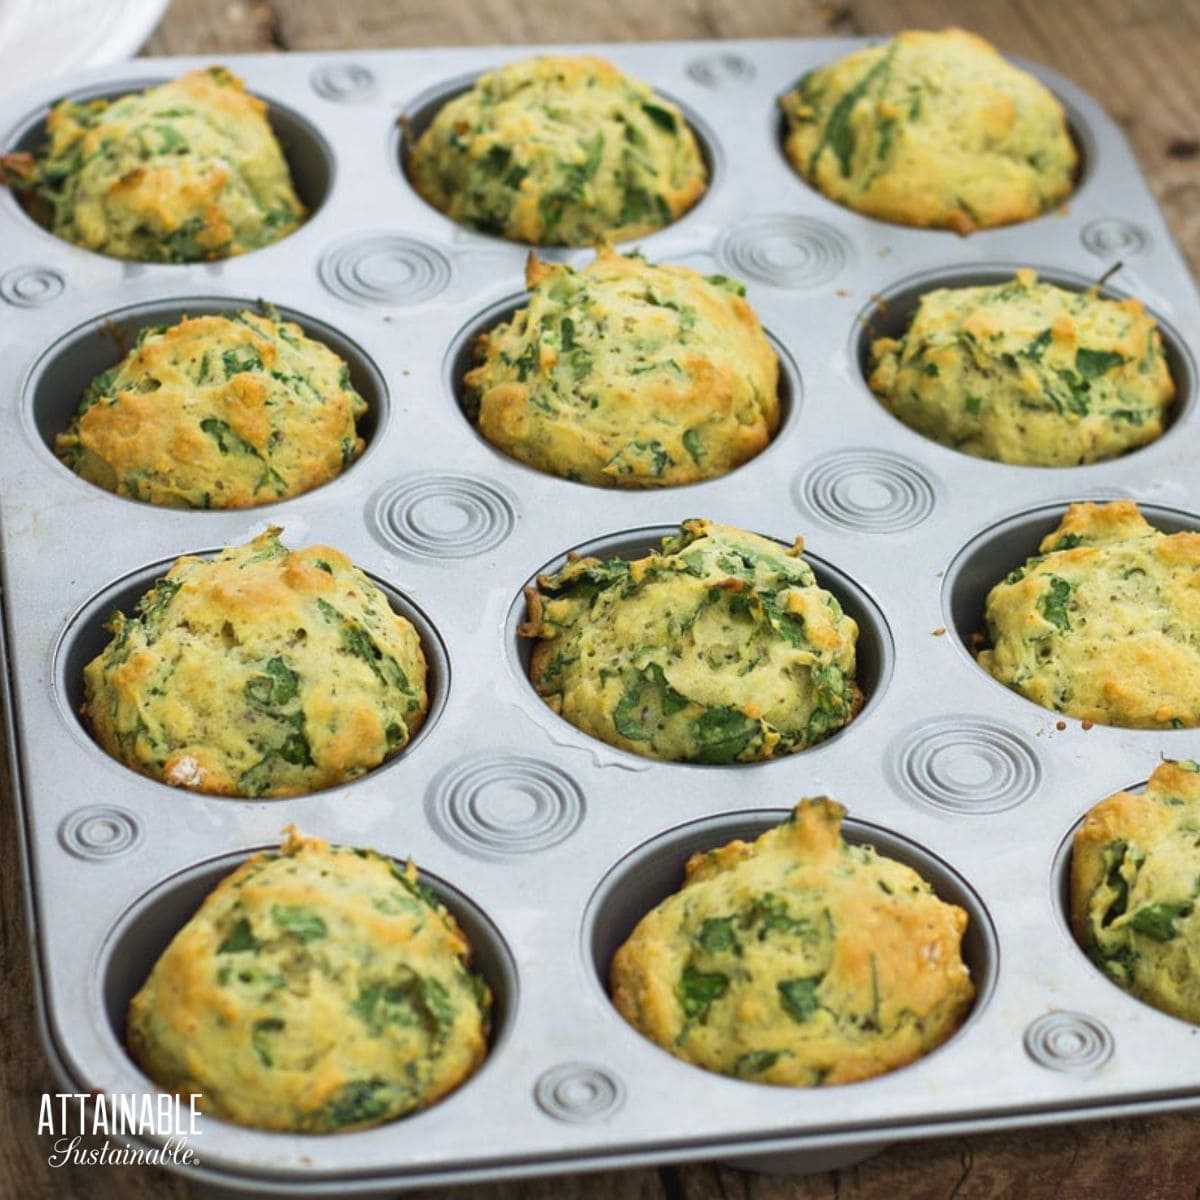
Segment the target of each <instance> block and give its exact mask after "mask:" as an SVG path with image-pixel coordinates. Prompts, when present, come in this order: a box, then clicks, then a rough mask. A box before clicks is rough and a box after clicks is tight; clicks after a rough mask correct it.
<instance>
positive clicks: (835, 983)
mask: <svg viewBox="0 0 1200 1200" xmlns="http://www.w3.org/2000/svg"><path fill="white" fill-rule="evenodd" d="M844 815H845V810H844V809H843V808H842V806H841V805H840V804H837V803H835V802H834V801H832V800H830V799H828V798H827V797H824V796H822V797H818V798H817V799H813V800H801V801H800V803H799V804H798V805H797V806H796V809H795V812H793V813H792V816H791V818H790V819H789V820H787V821H785V822H784V823H783V824H782V825H779V826H776V827H775V828H774V829H770V830H768V831H767V832H766V833H764V834H763V835H762V836H761V837H759V838H758V839H757V840H755V841H754V842H750V843H746V842H742V841H734V842H730V843H729V844H728V845H726V846H722V847H720V848H719V849H716V850H710V851H708V852H707V853H705V854H695V855H693V856H692V858H691V859H690V860H689V861H688V864H687V870H686V877H685V879H684V884H683V887H682V888H681V889H680V890H679V891H677V892H675V893H674V894H673V895H670V896H668V897H667V898H666V899H665V900H664V901H663V902H662V903H661V904H659V906H658V907H657V908H655V909H653V910H652V911H651V912H649V913H647V914H646V916H644V917H643V918H642V920H641V921H640V922H639V924H638V926H637V928H636V929H635V930H634V931H633V933H632V934H631V935H630V937H629V940H628V941H627V942H626V943H625V944H624V945H623V946H622V947H621V948H620V949H619V950H618V951H617V953H616V956H615V957H614V958H613V962H612V998H613V1003H614V1004H615V1005H616V1007H617V1010H618V1012H620V1014H621V1015H622V1016H623V1017H624V1018H625V1019H626V1020H627V1021H628V1022H629V1023H630V1024H631V1025H632V1026H633V1027H634V1028H635V1029H636V1030H638V1032H639V1033H642V1034H644V1035H645V1036H646V1037H648V1038H650V1040H651V1041H654V1042H657V1043H658V1044H659V1045H660V1046H662V1047H663V1049H664V1050H667V1051H669V1052H670V1053H671V1054H674V1055H675V1057H676V1058H681V1059H683V1060H684V1061H685V1062H690V1063H694V1064H695V1065H696V1066H699V1067H704V1068H705V1069H706V1070H709V1071H717V1072H720V1073H721V1074H722V1075H734V1076H736V1077H738V1078H740V1079H751V1080H754V1081H755V1082H758V1083H775V1084H786V1085H789V1086H792V1087H812V1086H815V1085H818V1084H834V1083H853V1082H855V1081H856V1080H860V1079H869V1078H871V1077H872V1076H873V1075H881V1074H883V1073H884V1072H886V1071H894V1070H895V1069H896V1068H897V1067H902V1066H904V1065H905V1064H907V1063H910V1062H912V1061H914V1060H915V1059H918V1058H920V1057H921V1056H922V1055H924V1054H928V1053H929V1052H930V1051H931V1050H934V1049H936V1048H937V1047H938V1046H940V1045H941V1044H942V1043H943V1042H944V1041H945V1040H946V1039H947V1038H948V1037H950V1035H951V1034H952V1033H954V1031H955V1030H956V1029H958V1027H959V1026H960V1025H961V1024H962V1022H963V1020H964V1019H965V1018H966V1015H967V1013H968V1011H969V1010H970V1008H971V1002H972V1000H973V998H974V994H975V989H974V987H973V985H972V983H971V977H970V974H969V972H968V971H967V968H966V965H965V964H964V963H963V960H962V955H961V950H960V944H961V941H962V936H963V931H964V930H965V929H966V925H967V914H966V913H965V912H964V911H963V910H962V909H961V908H956V907H955V906H954V905H953V904H946V903H944V902H943V901H941V900H939V899H938V898H937V896H936V895H935V894H934V892H933V889H932V888H931V887H930V886H929V884H928V883H927V882H926V881H925V880H924V879H923V878H921V876H920V875H918V874H917V872H916V871H914V870H913V869H912V868H911V867H906V866H904V865H903V864H902V863H898V862H896V861H895V860H893V859H890V858H885V857H884V856H883V855H881V854H878V853H876V851H875V850H874V849H873V848H872V847H871V846H851V845H847V844H846V843H845V842H844V841H843V840H842V838H841V833H840V828H841V822H842V817H843V816H844Z"/></svg>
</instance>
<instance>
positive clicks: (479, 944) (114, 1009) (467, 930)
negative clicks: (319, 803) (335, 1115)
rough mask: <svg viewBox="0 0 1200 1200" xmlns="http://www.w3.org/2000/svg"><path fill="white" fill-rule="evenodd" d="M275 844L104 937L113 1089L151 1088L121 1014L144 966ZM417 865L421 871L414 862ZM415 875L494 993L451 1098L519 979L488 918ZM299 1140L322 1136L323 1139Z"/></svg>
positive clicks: (148, 899) (164, 886) (511, 1002)
mask: <svg viewBox="0 0 1200 1200" xmlns="http://www.w3.org/2000/svg"><path fill="white" fill-rule="evenodd" d="M401 836H402V835H401ZM368 844H369V843H368ZM277 845H278V843H273V844H272V845H269V846H256V847H251V848H248V849H247V850H246V851H244V852H242V853H238V854H228V855H225V856H224V857H222V858H217V859H210V860H209V861H207V862H204V863H200V864H198V865H196V866H193V867H189V868H187V869H186V870H184V871H180V872H179V873H178V874H176V875H172V876H171V877H170V878H168V879H165V880H163V881H162V882H161V883H159V884H158V885H157V886H155V887H154V888H152V889H151V890H150V891H148V892H146V893H145V894H144V895H143V896H142V897H141V898H140V899H138V900H137V901H135V902H134V903H133V905H131V906H130V908H128V909H127V910H126V911H125V913H124V915H123V916H122V917H121V918H120V920H119V921H118V922H117V924H116V927H115V928H114V929H113V931H112V932H111V933H110V934H109V935H108V938H107V939H106V941H105V943H104V945H103V947H102V948H101V951H100V958H99V964H98V968H97V971H96V983H95V986H96V989H97V993H98V995H97V1000H98V1003H97V1004H96V1005H95V1010H94V1011H95V1012H96V1013H97V1014H99V1016H98V1022H99V1029H98V1032H99V1034H100V1036H101V1037H102V1038H103V1039H104V1041H105V1043H106V1044H107V1046H108V1048H109V1051H110V1054H111V1056H112V1057H113V1058H114V1059H116V1060H117V1061H119V1062H120V1063H121V1064H122V1065H123V1066H124V1070H125V1071H126V1072H127V1073H128V1078H127V1079H126V1080H125V1086H124V1087H123V1088H120V1089H116V1088H114V1090H126V1091H152V1090H153V1086H154V1085H153V1084H151V1083H150V1082H149V1081H148V1080H146V1078H145V1076H144V1075H142V1073H141V1070H140V1068H139V1067H138V1066H137V1065H136V1064H135V1063H134V1062H133V1061H132V1059H130V1058H129V1057H128V1052H127V1051H126V1049H125V1017H126V1013H127V1012H128V1011H129V1001H130V1000H131V999H132V998H133V996H134V994H135V993H136V992H137V991H138V990H139V989H140V988H141V986H142V984H143V983H145V981H146V977H147V976H148V975H149V974H150V969H151V968H152V967H153V966H154V964H155V963H156V962H157V961H158V959H159V957H160V956H161V955H162V953H163V951H164V950H166V948H167V946H168V945H169V944H170V942H171V939H172V938H173V937H174V936H175V935H176V934H177V933H178V932H179V930H180V929H181V928H182V927H183V926H184V925H185V924H186V923H187V922H188V921H189V920H190V919H191V917H192V916H193V915H194V914H195V912H196V910H197V909H198V908H199V907H200V905H201V904H202V903H203V901H204V899H205V897H206V896H208V894H209V893H210V892H211V891H212V890H213V889H214V888H215V887H216V886H217V884H219V883H220V882H221V880H222V879H224V878H225V877H226V876H227V875H229V874H230V873H231V872H232V871H234V870H235V869H236V868H237V867H239V866H240V865H241V864H242V862H243V861H244V860H245V859H246V857H247V856H248V855H249V854H251V853H256V852H257V851H258V850H262V849H268V850H270V849H275V848H276V846H277ZM373 848H374V849H376V850H378V851H379V853H381V854H387V853H392V854H393V857H394V858H395V859H396V861H397V862H398V863H400V864H403V862H404V860H405V858H406V857H407V847H405V845H404V843H403V841H402V840H401V841H400V842H399V843H397V844H395V845H394V846H392V845H388V846H384V845H381V844H379V843H376V844H375V845H374V846H373ZM417 866H418V869H419V868H420V863H418V864H417ZM420 878H421V883H422V884H424V885H426V886H427V887H428V888H429V889H430V890H431V891H432V892H433V893H434V895H435V896H436V897H437V898H438V900H440V901H441V902H442V903H443V904H444V905H445V906H446V908H447V909H449V911H450V912H451V913H452V914H453V915H454V919H455V920H456V921H457V922H458V924H459V927H460V928H461V929H462V931H463V933H464V934H465V935H466V938H467V941H468V942H469V943H470V945H471V951H472V959H471V965H472V967H473V968H474V969H475V970H477V971H479V972H480V973H482V975H483V977H484V979H485V980H487V984H488V987H489V988H490V989H491V992H492V1030H491V1035H490V1037H489V1039H488V1056H487V1058H486V1059H485V1060H484V1061H483V1063H482V1065H481V1066H480V1067H479V1069H478V1070H477V1071H476V1072H475V1074H474V1075H472V1076H471V1077H470V1078H469V1079H467V1080H465V1081H464V1082H463V1084H462V1086H461V1087H460V1088H459V1089H458V1091H457V1092H454V1093H452V1094H451V1097H450V1098H449V1099H450V1100H452V1098H453V1096H454V1095H458V1094H459V1093H461V1092H462V1091H463V1090H465V1089H466V1088H469V1087H470V1086H471V1085H472V1082H473V1081H474V1080H476V1079H478V1078H479V1077H480V1076H481V1075H482V1074H483V1073H484V1072H485V1071H487V1070H488V1069H489V1068H490V1066H491V1063H492V1061H493V1060H494V1059H495V1058H496V1057H497V1056H498V1055H499V1054H500V1053H501V1052H502V1050H503V1047H504V1044H505V1043H506V1041H507V1039H508V1037H509V1033H510V1031H511V1029H512V1022H513V1016H514V1014H515V1013H516V1010H517V1006H518V998H519V997H518V993H519V979H518V976H517V967H516V963H515V961H514V960H513V955H512V951H511V950H510V949H509V946H508V944H507V942H506V941H505V940H504V937H503V935H502V934H501V933H500V931H499V930H498V929H497V928H496V926H495V924H494V923H493V922H492V920H491V919H490V918H489V917H488V915H487V913H485V912H484V910H483V909H482V908H480V907H479V906H478V905H477V904H476V903H475V902H474V901H473V900H471V899H470V898H469V896H467V895H466V893H464V892H462V891H460V890H459V889H458V888H457V887H455V886H454V885H453V884H451V883H448V882H447V881H446V880H444V879H441V878H440V877H439V876H437V875H430V874H429V873H428V872H426V871H424V870H421V871H420ZM446 1102H448V1101H443V1103H446ZM419 1115H420V1114H419V1113H414V1114H412V1115H410V1116H409V1117H406V1118H404V1120H405V1121H411V1120H416V1119H418V1118H419ZM293 1136H296V1135H293ZM300 1136H315V1137H322V1138H324V1137H327V1136H328V1135H326V1134H315V1135H300Z"/></svg>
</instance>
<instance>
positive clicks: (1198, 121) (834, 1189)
mask: <svg viewBox="0 0 1200 1200" xmlns="http://www.w3.org/2000/svg"><path fill="white" fill-rule="evenodd" d="M952 23H957V24H961V25H965V26H968V27H970V28H972V29H974V30H976V31H977V32H979V33H981V34H983V35H984V36H985V37H988V38H990V39H991V40H992V41H994V42H995V43H996V44H997V45H998V46H999V47H1000V48H1001V49H1002V50H1005V51H1009V52H1011V53H1014V54H1021V55H1026V56H1028V57H1030V58H1032V59H1036V60H1038V61H1040V62H1043V63H1045V64H1046V65H1047V66H1050V67H1053V68H1054V69H1056V70H1058V71H1060V72H1062V73H1063V74H1064V75H1067V76H1069V77H1070V78H1072V79H1073V80H1075V82H1076V83H1078V84H1080V85H1081V86H1082V87H1084V88H1086V89H1087V90H1088V91H1090V92H1091V93H1092V94H1093V95H1095V96H1097V97H1098V98H1099V99H1100V100H1101V101H1102V102H1103V103H1104V104H1105V105H1106V106H1107V108H1108V111H1109V112H1110V113H1111V114H1112V116H1113V117H1115V118H1116V119H1117V121H1119V122H1120V124H1121V126H1122V127H1123V128H1124V129H1125V131H1126V133H1127V134H1128V136H1129V138H1130V139H1131V141H1132V143H1133V146H1134V149H1135V151H1136V153H1137V156H1138V159H1139V161H1140V162H1141V164H1142V169H1143V170H1144V171H1145V172H1146V174H1147V176H1148V177H1149V179H1150V182H1151V184H1152V186H1153V188H1154V191H1155V193H1156V194H1157V196H1158V199H1159V202H1160V203H1161V204H1162V206H1163V208H1164V209H1165V210H1166V214H1167V218H1168V220H1169V221H1170V224H1171V228H1172V229H1173V231H1174V233H1175V237H1176V238H1177V239H1178V240H1179V242H1180V244H1181V245H1182V246H1183V248H1184V251H1185V253H1186V254H1187V256H1188V258H1189V260H1190V262H1191V265H1192V269H1193V271H1196V270H1197V269H1198V268H1200V71H1197V69H1196V64H1197V62H1200V0H1188V2H1186V3H1172V2H1171V0H1143V2H1141V3H1139V2H1138V0H989V2H987V3H979V2H976V3H958V4H955V3H949V2H948V0H892V2H885V0H851V2H850V3H840V4H839V3H814V2H812V0H550V2H549V3H546V4H534V3H529V2H528V0H524V2H523V0H393V2H391V3H389V2H387V0H174V2H173V3H172V5H171V7H170V9H169V11H168V13H167V15H166V17H165V19H164V20H163V23H162V24H161V26H160V27H159V29H158V30H157V32H156V33H155V34H154V36H153V37H152V38H151V40H150V42H149V44H148V45H147V47H146V50H147V53H152V54H212V55H214V56H218V55H221V54H232V53H237V52H248V51H263V50H267V51H270V50H327V49H340V48H350V47H364V46H435V45H451V44H461V43H506V42H555V41H587V40H595V41H623V40H649V39H663V38H677V39H678V38H714V37H716V38H721V37H771V36H791V37H797V36H820V35H833V34H841V35H849V34H878V33H888V32H893V31H895V30H897V29H902V28H905V27H926V28H938V27H941V26H943V25H946V24H952ZM1196 332H1197V331H1185V333H1191V334H1193V336H1194V335H1195V334H1196ZM2 771H3V767H0V772H2ZM9 791H10V789H9V788H8V786H7V780H6V779H3V778H0V793H2V794H0V845H4V846H8V847H10V848H11V847H12V846H13V845H14V844H15V840H16V830H15V827H14V823H13V817H12V812H11V805H10V803H9ZM16 859H17V856H16V854H15V853H12V852H11V851H10V852H9V853H6V854H5V855H4V856H3V866H2V868H0V1030H2V1031H3V1033H2V1034H0V1036H2V1037H3V1043H4V1051H3V1054H2V1055H0V1200H43V1198H47V1200H48V1198H50V1197H72V1198H73V1197H89V1198H90V1200H117V1198H118V1197H119V1198H120V1200H147V1198H149V1197H167V1198H169V1200H185V1198H190V1197H194V1196H195V1191H194V1189H192V1188H191V1187H189V1186H188V1185H186V1184H184V1183H183V1182H182V1181H180V1180H179V1179H178V1178H176V1177H174V1176H170V1175H167V1174H165V1173H162V1172H159V1171H156V1170H153V1169H143V1168H135V1167H103V1168H98V1167H77V1168H71V1167H64V1168H61V1169H57V1170H52V1169H51V1168H50V1167H49V1166H48V1165H47V1163H46V1155H47V1154H48V1153H49V1149H50V1147H49V1145H48V1144H47V1143H48V1141H49V1139H48V1138H42V1139H39V1138H38V1137H37V1135H36V1132H35V1129H36V1120H37V1112H38V1103H39V1100H40V1096H41V1093H42V1092H44V1091H49V1092H53V1091H55V1090H56V1088H57V1085H56V1084H55V1082H54V1081H53V1079H52V1077H51V1075H50V1072H49V1069H48V1068H47V1066H46V1063H45V1061H44V1059H43V1057H42V1054H41V1049H40V1046H39V1041H38V1034H37V1030H36V1026H35V1022H34V1015H33V985H32V977H31V972H30V961H29V944H28V936H27V933H26V927H25V911H24V900H23V897H22V892H21V882H20V878H19V873H18V870H17V868H16ZM1197 1067H1198V1070H1200V1062H1198V1063H1197ZM199 1149H200V1150H201V1152H202V1147H200V1148H199ZM414 1195H415V1196H417V1197H419V1198H420V1200H518V1198H524V1197H529V1198H531V1200H560V1198H562V1200H626V1198H629V1200H735V1198H737V1200H818V1198H821V1200H824V1198H826V1197H829V1198H836V1200H910V1198H911V1200H927V1198H928V1200H933V1198H935V1197H959V1198H962V1200H987V1198H1001V1197H1014V1198H1017V1200H1043V1198H1044V1200H1095V1198H1101V1197H1102V1198H1104V1200H1110V1198H1111V1200H1122V1198H1124V1197H1133V1198H1136V1200H1175V1198H1176V1197H1193V1198H1197V1200H1200V1117H1189V1116H1162V1117H1153V1118H1148V1119H1143V1120H1120V1121H1104V1122H1094V1123H1087V1124H1073V1125H1064V1126H1059V1127H1056V1128H1052V1129H1046V1130H1043V1131H1039V1132H1025V1133H1007V1134H995V1135H990V1136H972V1137H958V1138H946V1139H941V1140H938V1141H929V1142H916V1143H910V1144H907V1145H898V1146H895V1147H893V1148H892V1149H890V1150H887V1151H885V1152H884V1153H883V1154H881V1155H878V1156H877V1157H875V1158H873V1159H869V1160H868V1161H867V1162H865V1163H862V1164H860V1165H859V1166H857V1167H853V1168H850V1169H847V1170H843V1171H838V1172H832V1173H829V1174H823V1175H814V1176H809V1177H806V1178H798V1179H786V1178H776V1177H770V1176H763V1175H750V1174H745V1173H742V1172H739V1171H734V1170H731V1169H728V1168H721V1167H716V1166H710V1165H698V1166H685V1167H668V1168H664V1169H661V1170H635V1171H614V1172H606V1173H601V1174H596V1175H576V1176H563V1177H559V1178H556V1179H550V1180H543V1181H535V1182H517V1183H510V1184H495V1185H484V1186H475V1187H469V1188H459V1189H448V1190H437V1191H424V1192H419V1193H415V1194H414Z"/></svg>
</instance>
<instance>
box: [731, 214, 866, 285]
mask: <svg viewBox="0 0 1200 1200" xmlns="http://www.w3.org/2000/svg"><path fill="white" fill-rule="evenodd" d="M717 256H718V257H719V258H720V259H721V261H722V262H723V263H724V264H725V265H726V266H727V267H728V269H729V270H730V271H731V272H732V273H733V274H735V275H737V276H738V277H739V278H742V279H746V278H749V279H754V280H757V281H758V282H759V283H769V284H772V285H773V286H775V287H785V288H815V287H820V286H821V285H822V284H825V283H828V282H829V281H830V280H831V279H833V278H834V277H835V276H836V275H838V274H839V273H840V272H841V271H842V269H843V268H844V267H845V266H846V264H847V262H849V260H850V247H849V245H848V243H847V242H846V240H845V238H843V237H842V235H841V234H840V233H838V231H837V230H836V229H834V228H833V227H832V226H831V225H826V224H825V223H824V222H823V221H815V220H813V219H812V218H811V217H801V216H796V215H793V214H789V213H764V214H763V215H762V216H759V217H752V218H750V219H749V220H745V221H739V222H738V224H737V225H736V226H734V228H733V229H731V230H730V231H729V232H728V233H727V234H726V235H725V236H724V237H723V238H722V239H721V242H720V245H719V246H718V247H717Z"/></svg>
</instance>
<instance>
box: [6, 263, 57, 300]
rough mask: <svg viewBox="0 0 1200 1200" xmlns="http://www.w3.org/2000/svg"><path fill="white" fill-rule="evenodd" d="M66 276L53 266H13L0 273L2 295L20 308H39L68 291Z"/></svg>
mask: <svg viewBox="0 0 1200 1200" xmlns="http://www.w3.org/2000/svg"><path fill="white" fill-rule="evenodd" d="M66 287H67V280H66V276H64V275H63V274H61V273H60V272H59V271H56V270H54V268H53V267H13V269H12V270H11V271H5V272H4V274H3V275H0V296H2V297H3V298H4V299H5V300H7V301H8V303H9V304H14V305H16V306H17V307H18V308H39V307H41V305H43V304H49V303H51V302H52V301H54V300H57V299H58V298H59V296H61V295H62V294H63V292H64V291H66Z"/></svg>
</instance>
